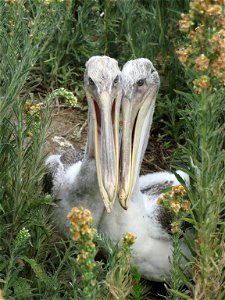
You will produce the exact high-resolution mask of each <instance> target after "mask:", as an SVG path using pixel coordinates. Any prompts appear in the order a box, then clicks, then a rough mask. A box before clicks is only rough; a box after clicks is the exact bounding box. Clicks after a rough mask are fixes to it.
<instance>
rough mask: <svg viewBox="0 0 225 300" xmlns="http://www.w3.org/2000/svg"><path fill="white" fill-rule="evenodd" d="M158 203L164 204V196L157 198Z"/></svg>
mask: <svg viewBox="0 0 225 300" xmlns="http://www.w3.org/2000/svg"><path fill="white" fill-rule="evenodd" d="M157 204H158V205H162V204H163V198H162V197H159V198H158V199H157Z"/></svg>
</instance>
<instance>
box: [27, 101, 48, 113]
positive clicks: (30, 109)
mask: <svg viewBox="0 0 225 300" xmlns="http://www.w3.org/2000/svg"><path fill="white" fill-rule="evenodd" d="M42 105H43V104H42V103H36V104H31V103H30V102H29V101H27V102H26V103H25V105H24V113H25V114H26V115H29V116H38V117H40V114H41V109H42Z"/></svg>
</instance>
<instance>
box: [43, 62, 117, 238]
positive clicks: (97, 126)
mask: <svg viewBox="0 0 225 300" xmlns="http://www.w3.org/2000/svg"><path fill="white" fill-rule="evenodd" d="M120 76H121V72H120V70H119V67H118V63H117V61H116V60H114V59H112V58H110V57H107V56H94V57H92V58H90V59H89V60H88V62H87V63H86V70H85V74H84V89H85V91H86V97H87V101H88V108H89V111H88V121H89V124H88V141H87V145H86V151H85V156H84V158H83V160H82V158H81V156H80V153H79V152H76V151H75V150H74V151H69V152H66V153H65V154H63V155H51V156H50V157H49V158H48V159H47V161H46V165H47V167H48V169H49V174H50V176H51V177H52V189H51V193H52V195H53V196H54V198H56V199H58V200H59V201H58V202H56V204H57V207H56V208H54V210H53V218H54V220H55V223H56V225H57V227H58V229H59V231H60V232H61V233H63V234H64V235H67V234H68V232H69V231H68V227H69V221H68V219H67V215H68V213H69V211H70V210H71V208H72V207H74V206H78V207H79V206H83V207H85V208H87V209H89V210H90V211H91V212H92V215H93V218H94V226H95V227H97V226H98V223H99V221H100V219H101V216H102V213H103V211H104V207H106V210H107V211H110V210H111V209H112V205H113V202H114V200H115V197H116V195H117V189H118V173H119V170H118V168H119V112H120V104H121V97H122V87H121V83H120ZM102 200H103V201H102Z"/></svg>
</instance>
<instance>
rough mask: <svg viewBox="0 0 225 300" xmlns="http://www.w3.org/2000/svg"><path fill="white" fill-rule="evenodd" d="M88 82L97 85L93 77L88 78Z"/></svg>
mask: <svg viewBox="0 0 225 300" xmlns="http://www.w3.org/2000/svg"><path fill="white" fill-rule="evenodd" d="M88 83H89V84H90V85H95V83H94V81H93V80H92V79H91V77H89V78H88Z"/></svg>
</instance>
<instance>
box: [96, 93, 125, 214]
mask: <svg viewBox="0 0 225 300" xmlns="http://www.w3.org/2000/svg"><path fill="white" fill-rule="evenodd" d="M121 96H122V92H121V91H120V92H119V93H118V95H117V96H116V98H115V99H112V97H111V96H110V94H109V93H108V92H106V91H104V92H102V93H101V94H100V95H99V99H98V101H96V100H97V99H96V100H95V99H93V98H92V101H91V102H92V112H93V119H94V144H95V160H96V169H97V178H98V185H99V190H100V193H101V196H102V200H103V202H104V204H105V207H106V210H107V211H108V212H110V211H111V210H112V206H113V202H114V200H115V198H116V196H117V193H118V177H119V112H120V104H121Z"/></svg>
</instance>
